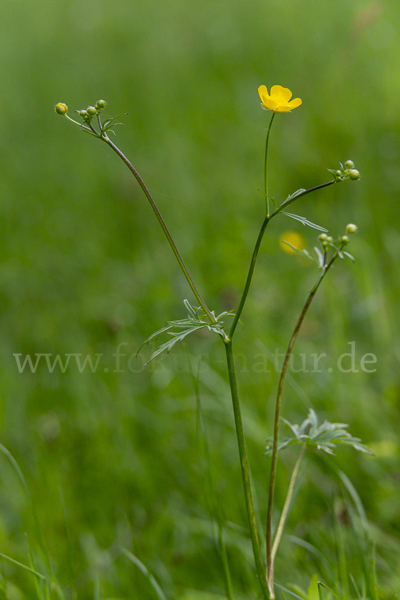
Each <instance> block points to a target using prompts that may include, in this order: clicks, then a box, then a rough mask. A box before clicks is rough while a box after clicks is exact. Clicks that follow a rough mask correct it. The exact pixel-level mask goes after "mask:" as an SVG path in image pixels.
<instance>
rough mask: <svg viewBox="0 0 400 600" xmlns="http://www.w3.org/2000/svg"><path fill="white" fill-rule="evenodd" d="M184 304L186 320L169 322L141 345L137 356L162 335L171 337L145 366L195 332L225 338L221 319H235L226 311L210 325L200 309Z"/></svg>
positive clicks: (185, 302) (186, 302) (186, 301)
mask: <svg viewBox="0 0 400 600" xmlns="http://www.w3.org/2000/svg"><path fill="white" fill-rule="evenodd" d="M183 303H184V305H185V307H186V309H187V311H188V316H187V318H186V319H178V320H177V321H167V324H166V326H165V327H162V328H161V329H159V330H158V331H156V332H155V333H153V334H152V335H151V336H150V337H148V338H147V340H145V341H144V342H143V343H142V344H141V345H140V347H139V349H138V351H137V353H136V356H137V355H138V354H139V352H140V351H141V349H142V348H143V347H144V346H146V345H147V344H148V343H149V342H151V341H152V340H155V339H157V338H158V336H159V335H161V334H162V333H167V334H168V335H170V336H171V339H170V340H168V341H167V342H164V344H161V346H159V347H158V348H157V350H155V351H154V352H153V354H152V355H151V356H150V358H149V360H148V361H147V362H146V364H145V366H146V365H148V364H149V362H151V361H152V360H153V358H156V356H158V355H159V354H161V353H162V352H167V353H168V352H170V351H171V350H172V348H173V347H174V346H175V344H176V343H177V342H181V341H182V340H184V339H185V337H186V336H188V335H189V334H190V333H192V332H193V331H200V329H205V328H207V329H208V330H209V331H213V332H214V333H216V334H217V335H220V336H221V337H224V336H225V332H224V329H223V321H221V320H220V319H221V317H224V316H229V317H233V316H234V315H233V314H232V312H227V311H225V312H223V313H221V314H220V315H218V317H215V319H216V322H215V323H210V321H204V320H203V319H204V317H206V315H205V313H204V312H203V310H202V309H201V308H200V307H198V308H195V307H194V306H192V305H191V304H190V302H189V301H188V300H184V301H183ZM212 315H213V316H215V315H214V313H212Z"/></svg>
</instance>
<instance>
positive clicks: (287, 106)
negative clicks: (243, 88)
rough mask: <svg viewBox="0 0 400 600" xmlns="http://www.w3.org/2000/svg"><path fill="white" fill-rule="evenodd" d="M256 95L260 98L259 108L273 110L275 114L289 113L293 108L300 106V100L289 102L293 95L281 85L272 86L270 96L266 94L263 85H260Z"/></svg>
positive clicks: (266, 91)
mask: <svg viewBox="0 0 400 600" xmlns="http://www.w3.org/2000/svg"><path fill="white" fill-rule="evenodd" d="M258 93H259V94H260V98H261V106H262V107H263V108H265V109H266V110H273V111H274V112H275V113H278V112H290V111H291V110H292V109H293V108H297V107H298V106H300V104H301V100H300V98H295V99H294V100H290V98H291V97H292V95H293V94H292V92H291V91H290V90H288V89H287V88H284V87H282V86H281V85H273V86H272V88H271V95H269V94H268V90H267V88H266V86H265V85H260V87H259V88H258ZM289 100H290V102H289Z"/></svg>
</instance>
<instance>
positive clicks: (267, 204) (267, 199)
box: [264, 112, 275, 216]
mask: <svg viewBox="0 0 400 600" xmlns="http://www.w3.org/2000/svg"><path fill="white" fill-rule="evenodd" d="M274 117H275V113H274V112H273V113H272V117H271V120H270V122H269V125H268V131H267V137H266V139H265V158H264V191H265V200H266V208H267V216H268V215H269V197H268V146H269V134H270V131H271V126H272V121H273V120H274Z"/></svg>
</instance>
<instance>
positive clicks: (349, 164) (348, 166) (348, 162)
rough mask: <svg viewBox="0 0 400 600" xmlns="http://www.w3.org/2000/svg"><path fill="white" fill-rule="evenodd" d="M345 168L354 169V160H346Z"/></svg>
mask: <svg viewBox="0 0 400 600" xmlns="http://www.w3.org/2000/svg"><path fill="white" fill-rule="evenodd" d="M344 166H345V167H346V169H353V167H354V163H353V161H352V160H346V162H345V163H344Z"/></svg>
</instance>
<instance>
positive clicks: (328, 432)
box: [265, 409, 374, 456]
mask: <svg viewBox="0 0 400 600" xmlns="http://www.w3.org/2000/svg"><path fill="white" fill-rule="evenodd" d="M283 421H284V423H285V424H286V425H287V426H288V427H289V428H290V429H291V431H292V433H293V437H290V438H284V439H283V440H282V441H281V442H280V443H279V444H278V449H279V450H282V449H283V448H287V447H288V446H293V445H294V444H302V445H303V446H305V447H307V448H310V447H312V448H316V449H317V450H323V451H324V452H326V453H327V454H334V452H333V450H332V448H335V446H338V445H340V444H345V445H347V446H353V448H354V449H355V450H358V451H360V452H365V453H366V454H374V452H373V451H372V450H370V449H369V448H368V447H367V446H365V445H364V444H362V443H361V440H360V439H359V438H355V437H353V436H352V435H350V433H349V432H348V431H346V429H347V427H348V425H346V424H345V423H330V422H328V421H324V422H323V423H322V425H318V418H317V415H316V413H315V411H313V410H312V409H310V412H309V413H308V417H307V419H305V421H303V423H301V424H300V425H292V423H289V421H286V420H285V419H283ZM265 454H266V455H267V456H270V455H271V454H272V439H271V440H268V446H267V448H266V452H265Z"/></svg>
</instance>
